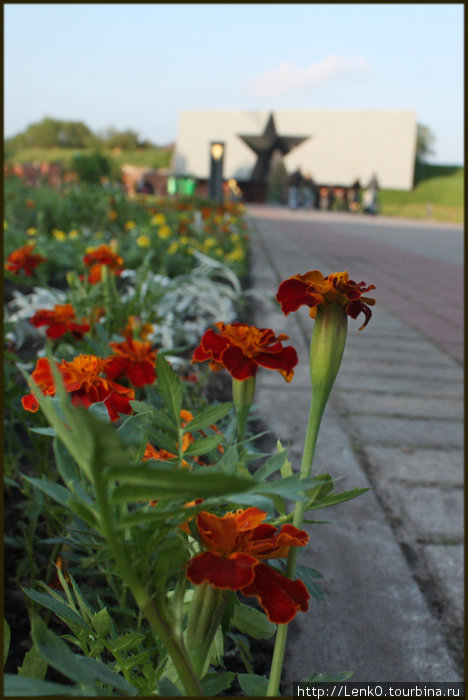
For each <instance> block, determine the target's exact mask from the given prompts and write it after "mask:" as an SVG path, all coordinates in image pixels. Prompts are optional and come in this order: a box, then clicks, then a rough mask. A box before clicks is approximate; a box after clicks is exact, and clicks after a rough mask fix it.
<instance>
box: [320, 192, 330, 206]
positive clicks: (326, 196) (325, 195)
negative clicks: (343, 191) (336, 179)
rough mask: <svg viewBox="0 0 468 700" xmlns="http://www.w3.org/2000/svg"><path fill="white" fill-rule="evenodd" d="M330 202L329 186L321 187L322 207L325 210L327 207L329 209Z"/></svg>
mask: <svg viewBox="0 0 468 700" xmlns="http://www.w3.org/2000/svg"><path fill="white" fill-rule="evenodd" d="M328 204H329V190H328V187H321V188H320V209H322V210H324V211H325V210H326V209H328Z"/></svg>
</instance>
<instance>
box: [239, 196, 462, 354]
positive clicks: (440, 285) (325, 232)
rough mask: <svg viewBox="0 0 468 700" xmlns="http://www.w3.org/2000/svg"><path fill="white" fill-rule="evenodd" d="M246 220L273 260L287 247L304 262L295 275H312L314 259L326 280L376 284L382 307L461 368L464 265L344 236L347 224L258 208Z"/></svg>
mask: <svg viewBox="0 0 468 700" xmlns="http://www.w3.org/2000/svg"><path fill="white" fill-rule="evenodd" d="M247 214H248V215H249V216H251V217H252V218H253V219H254V220H255V221H256V222H257V223H258V224H260V225H261V226H262V233H263V234H264V236H265V240H266V242H267V244H268V247H269V251H270V253H271V255H272V258H273V259H274V258H275V255H280V254H281V250H280V248H279V246H278V250H277V251H275V242H276V243H277V244H278V242H279V241H281V243H282V246H284V242H285V241H287V243H288V248H291V249H292V248H297V251H298V260H303V261H304V264H303V265H302V267H301V269H298V270H297V271H296V272H297V273H302V274H303V273H305V272H307V271H308V269H309V268H307V256H308V254H310V255H311V256H313V257H315V258H318V259H319V260H322V261H323V262H324V263H326V264H327V265H328V268H327V270H321V272H323V274H327V273H330V272H337V271H341V270H347V271H348V272H349V274H350V277H351V278H352V279H354V280H355V281H356V282H360V281H361V279H362V280H364V281H365V282H366V283H367V284H375V285H376V290H375V292H374V295H375V298H376V301H377V303H378V304H379V305H380V304H382V306H383V307H384V308H386V309H387V310H389V311H391V312H392V313H393V314H395V316H397V317H398V318H399V319H401V320H402V321H405V322H406V323H408V324H409V325H410V326H412V327H413V328H415V329H416V330H418V331H419V332H420V333H421V334H422V335H424V336H425V337H426V338H429V339H430V340H432V341H433V342H434V344H435V345H437V346H438V347H439V348H441V349H443V350H445V351H446V352H447V353H448V354H449V355H450V356H451V357H452V358H454V359H455V360H457V361H458V362H459V363H461V364H463V361H464V352H463V267H462V265H463V261H460V265H454V264H452V263H449V262H445V261H442V260H435V259H433V258H429V257H427V256H424V255H421V254H416V253H411V252H408V251H405V250H402V249H398V248H396V247H393V246H389V245H386V244H384V243H380V242H379V241H377V240H371V239H370V238H369V237H367V236H366V237H364V236H359V235H355V234H351V233H348V232H346V234H343V233H342V232H340V226H341V227H342V226H345V225H346V222H345V221H344V220H343V223H340V221H337V220H336V219H334V220H333V222H332V221H331V220H330V222H326V223H325V224H324V223H323V221H322V220H320V219H318V218H316V219H313V220H312V219H311V220H305V219H304V218H302V219H298V218H297V219H295V218H294V217H295V212H290V211H289V210H288V209H286V208H284V209H283V208H269V207H265V206H259V205H248V207H247ZM265 224H267V226H268V228H266V227H265ZM268 230H269V231H270V235H269V234H268ZM292 274H295V273H292Z"/></svg>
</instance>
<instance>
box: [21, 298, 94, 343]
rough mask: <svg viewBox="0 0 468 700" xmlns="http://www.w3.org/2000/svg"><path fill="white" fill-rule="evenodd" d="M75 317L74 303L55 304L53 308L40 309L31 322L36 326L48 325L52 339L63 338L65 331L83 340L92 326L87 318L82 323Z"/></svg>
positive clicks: (49, 336)
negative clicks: (86, 320)
mask: <svg viewBox="0 0 468 700" xmlns="http://www.w3.org/2000/svg"><path fill="white" fill-rule="evenodd" d="M75 319H76V315H75V309H74V308H73V306H72V304H55V306H54V308H53V309H38V310H37V311H36V313H35V314H34V316H32V318H30V319H29V322H30V323H32V325H33V326H35V327H36V328H39V327H40V326H48V328H47V331H46V335H47V337H48V338H52V340H55V339H57V338H61V337H62V336H63V335H65V333H72V334H73V335H74V337H75V338H76V339H77V340H81V338H82V337H83V334H84V333H87V331H89V328H90V327H89V324H88V323H86V322H85V319H83V321H82V323H77V322H76V320H75Z"/></svg>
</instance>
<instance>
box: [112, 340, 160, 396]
mask: <svg viewBox="0 0 468 700" xmlns="http://www.w3.org/2000/svg"><path fill="white" fill-rule="evenodd" d="M109 346H110V347H111V348H112V350H113V351H114V354H113V355H111V356H110V357H108V358H107V360H106V370H105V372H106V375H107V377H108V378H109V379H117V378H119V377H128V379H129V380H130V382H131V383H132V384H133V386H136V387H141V386H145V385H146V384H153V382H154V380H155V379H156V369H155V365H156V350H152V349H151V343H148V342H146V341H142V340H132V339H131V338H127V340H123V341H122V342H121V343H109Z"/></svg>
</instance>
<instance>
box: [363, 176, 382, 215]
mask: <svg viewBox="0 0 468 700" xmlns="http://www.w3.org/2000/svg"><path fill="white" fill-rule="evenodd" d="M378 191H379V182H378V180H377V176H376V175H375V174H374V175H372V177H371V180H370V182H369V185H368V187H367V189H366V191H365V192H364V197H363V200H362V206H363V209H364V213H365V214H372V215H373V216H375V215H376V214H377V209H378V205H377V197H378Z"/></svg>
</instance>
